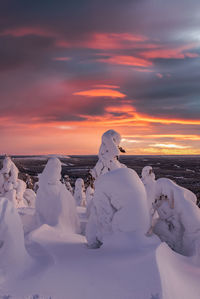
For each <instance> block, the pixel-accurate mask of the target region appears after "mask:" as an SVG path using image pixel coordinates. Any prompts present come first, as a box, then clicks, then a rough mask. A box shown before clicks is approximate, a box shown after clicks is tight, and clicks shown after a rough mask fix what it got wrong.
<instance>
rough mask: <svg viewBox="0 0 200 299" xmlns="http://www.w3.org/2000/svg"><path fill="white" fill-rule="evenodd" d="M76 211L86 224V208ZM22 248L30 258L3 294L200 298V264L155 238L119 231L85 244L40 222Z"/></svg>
mask: <svg viewBox="0 0 200 299" xmlns="http://www.w3.org/2000/svg"><path fill="white" fill-rule="evenodd" d="M78 212H79V215H80V219H81V222H82V228H83V229H84V224H85V221H86V219H85V214H84V213H85V209H84V208H78ZM29 214H30V211H29ZM26 247H27V249H28V252H29V254H30V255H31V256H32V262H31V264H30V265H29V266H27V267H26V268H24V269H23V268H20V267H19V269H18V270H19V272H18V275H17V276H14V277H13V276H12V275H10V276H9V277H7V279H6V280H5V281H4V282H3V281H2V283H1V291H0V294H1V296H0V298H2V299H6V298H7V299H8V298H12V299H23V298H24V299H39V298H40V299H50V298H51V299H111V298H112V299H188V298H190V299H199V294H200V285H199V281H200V267H197V266H195V265H193V262H192V260H191V259H190V258H186V257H182V256H180V255H178V254H176V253H174V252H173V251H171V249H169V248H168V246H167V245H166V244H165V243H160V241H158V239H157V238H156V237H152V238H146V237H144V239H141V237H140V238H138V237H137V236H136V235H134V233H131V234H130V233H129V234H123V235H121V234H119V235H117V236H116V237H113V239H112V240H110V242H108V243H107V244H106V245H105V246H103V247H101V248H100V249H89V248H88V247H87V245H86V240H85V237H84V236H83V235H77V234H68V235H65V236H59V235H58V234H57V232H56V231H55V230H54V229H53V228H50V227H48V226H47V225H44V226H43V227H42V228H41V229H40V230H38V231H36V232H35V233H33V234H32V235H31V236H30V235H29V236H28V237H26Z"/></svg>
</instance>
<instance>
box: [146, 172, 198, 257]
mask: <svg viewBox="0 0 200 299" xmlns="http://www.w3.org/2000/svg"><path fill="white" fill-rule="evenodd" d="M155 198H156V199H155V202H154V203H153V206H154V209H155V211H157V213H158V215H159V218H158V219H153V222H152V228H151V229H150V231H151V232H154V233H155V234H157V235H158V236H159V237H160V239H161V240H162V241H165V242H166V243H168V245H169V246H170V247H171V248H173V249H174V250H175V251H177V252H179V253H181V254H184V255H193V254H195V250H196V248H197V242H199V240H200V209H199V208H198V207H197V205H196V196H195V195H194V193H192V192H191V191H190V190H187V189H185V188H183V187H181V186H178V185H177V184H176V183H174V182H173V181H171V180H170V179H167V178H161V179H158V180H157V181H156V192H155ZM150 231H149V232H150Z"/></svg>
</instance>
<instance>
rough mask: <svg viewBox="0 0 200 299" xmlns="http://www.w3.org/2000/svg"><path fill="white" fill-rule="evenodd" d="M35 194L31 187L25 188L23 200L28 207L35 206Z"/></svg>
mask: <svg viewBox="0 0 200 299" xmlns="http://www.w3.org/2000/svg"><path fill="white" fill-rule="evenodd" d="M35 200H36V194H35V192H34V191H33V190H32V189H28V188H27V189H26V190H25V192H24V201H25V202H26V204H27V206H28V207H31V208H35Z"/></svg>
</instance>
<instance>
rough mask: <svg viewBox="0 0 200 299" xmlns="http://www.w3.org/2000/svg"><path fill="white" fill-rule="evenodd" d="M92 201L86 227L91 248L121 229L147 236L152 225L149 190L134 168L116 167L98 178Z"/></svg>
mask: <svg viewBox="0 0 200 299" xmlns="http://www.w3.org/2000/svg"><path fill="white" fill-rule="evenodd" d="M93 203H94V204H93V206H92V211H91V214H90V217H89V221H88V224H87V227H86V238H87V241H88V244H89V246H90V247H93V248H95V247H99V246H100V245H101V244H102V243H104V240H105V238H107V237H108V238H109V236H110V235H112V234H114V233H118V232H125V233H126V232H136V233H137V234H139V235H140V234H141V235H144V233H145V231H146V229H147V227H148V225H149V213H148V206H147V200H146V192H145V188H144V185H143V184H142V182H141V180H140V178H139V177H138V175H137V174H136V172H135V171H134V170H132V169H129V168H122V169H116V170H113V171H110V172H108V173H106V174H105V175H102V176H101V177H99V178H98V180H97V182H96V186H95V193H94V200H93Z"/></svg>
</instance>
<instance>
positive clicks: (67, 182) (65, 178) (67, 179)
mask: <svg viewBox="0 0 200 299" xmlns="http://www.w3.org/2000/svg"><path fill="white" fill-rule="evenodd" d="M64 184H65V186H66V188H67V190H68V191H69V192H70V193H71V194H73V188H72V186H71V183H70V178H69V176H68V175H65V176H64Z"/></svg>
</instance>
